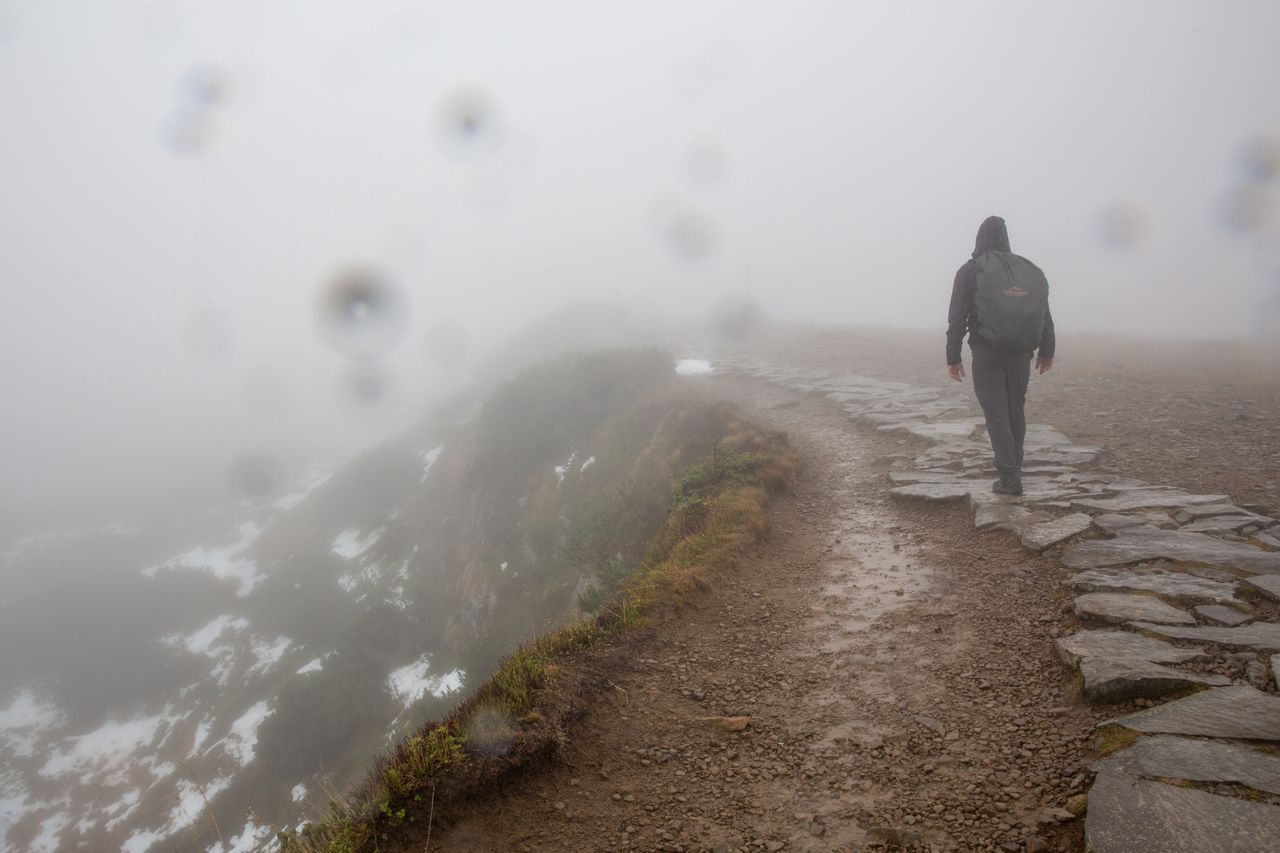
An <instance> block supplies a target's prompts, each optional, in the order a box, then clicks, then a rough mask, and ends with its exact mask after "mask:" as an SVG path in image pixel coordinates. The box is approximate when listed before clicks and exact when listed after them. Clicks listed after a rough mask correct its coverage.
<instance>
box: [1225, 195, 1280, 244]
mask: <svg viewBox="0 0 1280 853" xmlns="http://www.w3.org/2000/svg"><path fill="white" fill-rule="evenodd" d="M1218 215H1219V219H1220V221H1221V222H1222V225H1223V227H1225V228H1226V229H1227V230H1228V231H1233V232H1235V233H1237V234H1247V233H1250V232H1253V231H1257V230H1258V229H1259V228H1261V227H1262V226H1263V225H1265V224H1266V223H1267V221H1268V219H1270V216H1271V200H1270V199H1269V198H1267V195H1266V193H1265V192H1264V191H1263V190H1262V189H1260V188H1258V187H1257V186H1254V185H1252V184H1244V185H1242V186H1238V187H1233V188H1232V189H1230V190H1228V191H1227V194H1226V196H1224V197H1223V199H1222V203H1221V207H1220V208H1219V211H1218Z"/></svg>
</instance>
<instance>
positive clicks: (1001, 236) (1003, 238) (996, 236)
mask: <svg viewBox="0 0 1280 853" xmlns="http://www.w3.org/2000/svg"><path fill="white" fill-rule="evenodd" d="M1008 251H1011V250H1010V248H1009V229H1007V228H1006V227H1005V225H1004V219H1003V218H1001V217H999V216H988V217H987V218H986V219H984V220H982V224H981V225H979V226H978V239H976V240H974V241H973V256H974V257H975V258H976V257H978V255H981V254H985V253H986V252H1008Z"/></svg>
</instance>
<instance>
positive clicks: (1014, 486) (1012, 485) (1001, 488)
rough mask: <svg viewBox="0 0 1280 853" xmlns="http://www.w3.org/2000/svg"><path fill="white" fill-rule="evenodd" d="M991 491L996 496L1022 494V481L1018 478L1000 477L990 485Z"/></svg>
mask: <svg viewBox="0 0 1280 853" xmlns="http://www.w3.org/2000/svg"><path fill="white" fill-rule="evenodd" d="M991 491H992V492H994V493H996V494H997V495H1020V494H1022V479H1021V478H1018V477H1001V478H1000V479H999V480H996V481H995V482H994V483H992V484H991Z"/></svg>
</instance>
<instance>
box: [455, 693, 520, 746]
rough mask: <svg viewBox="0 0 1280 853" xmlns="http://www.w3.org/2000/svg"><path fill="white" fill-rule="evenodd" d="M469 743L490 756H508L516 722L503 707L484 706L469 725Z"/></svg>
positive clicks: (473, 716) (478, 710)
mask: <svg viewBox="0 0 1280 853" xmlns="http://www.w3.org/2000/svg"><path fill="white" fill-rule="evenodd" d="M466 736H467V743H468V744H470V745H472V746H474V747H475V748H476V749H479V750H480V751H481V752H484V753H487V754H489V755H506V754H507V753H508V752H509V751H510V750H511V743H512V740H513V739H514V737H515V721H514V720H513V719H512V718H511V715H510V714H508V713H507V712H506V711H504V710H503V709H502V708H501V707H498V706H496V705H492V704H484V705H481V706H480V707H479V708H477V709H476V712H475V714H473V715H472V717H471V719H470V720H469V721H468V723H467V730H466Z"/></svg>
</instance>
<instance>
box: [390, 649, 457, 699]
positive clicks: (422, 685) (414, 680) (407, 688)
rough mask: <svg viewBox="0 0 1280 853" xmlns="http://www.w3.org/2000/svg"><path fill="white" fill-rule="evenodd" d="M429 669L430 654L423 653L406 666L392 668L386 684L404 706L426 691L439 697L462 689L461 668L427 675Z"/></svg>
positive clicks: (419, 697)
mask: <svg viewBox="0 0 1280 853" xmlns="http://www.w3.org/2000/svg"><path fill="white" fill-rule="evenodd" d="M430 669H431V655H429V654H426V655H423V656H422V657H420V658H418V659H417V660H416V661H414V662H413V663H411V664H408V665H407V666H402V667H400V668H399V669H393V670H392V671H391V673H390V674H389V675H388V676H387V685H388V686H389V687H390V688H391V692H392V693H394V694H395V696H396V698H397V699H399V700H400V701H401V703H403V704H404V706H405V707H406V708H407V707H409V706H410V705H412V704H413V703H414V702H417V701H418V700H419V699H421V698H422V697H423V696H426V695H427V694H428V693H430V694H431V695H432V696H435V697H436V698H439V697H441V696H446V695H448V694H450V693H453V692H454V691H456V690H461V689H462V676H463V672H462V670H460V669H455V670H453V671H452V672H446V673H444V674H443V675H428V674H427V673H428V671H429V670H430Z"/></svg>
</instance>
